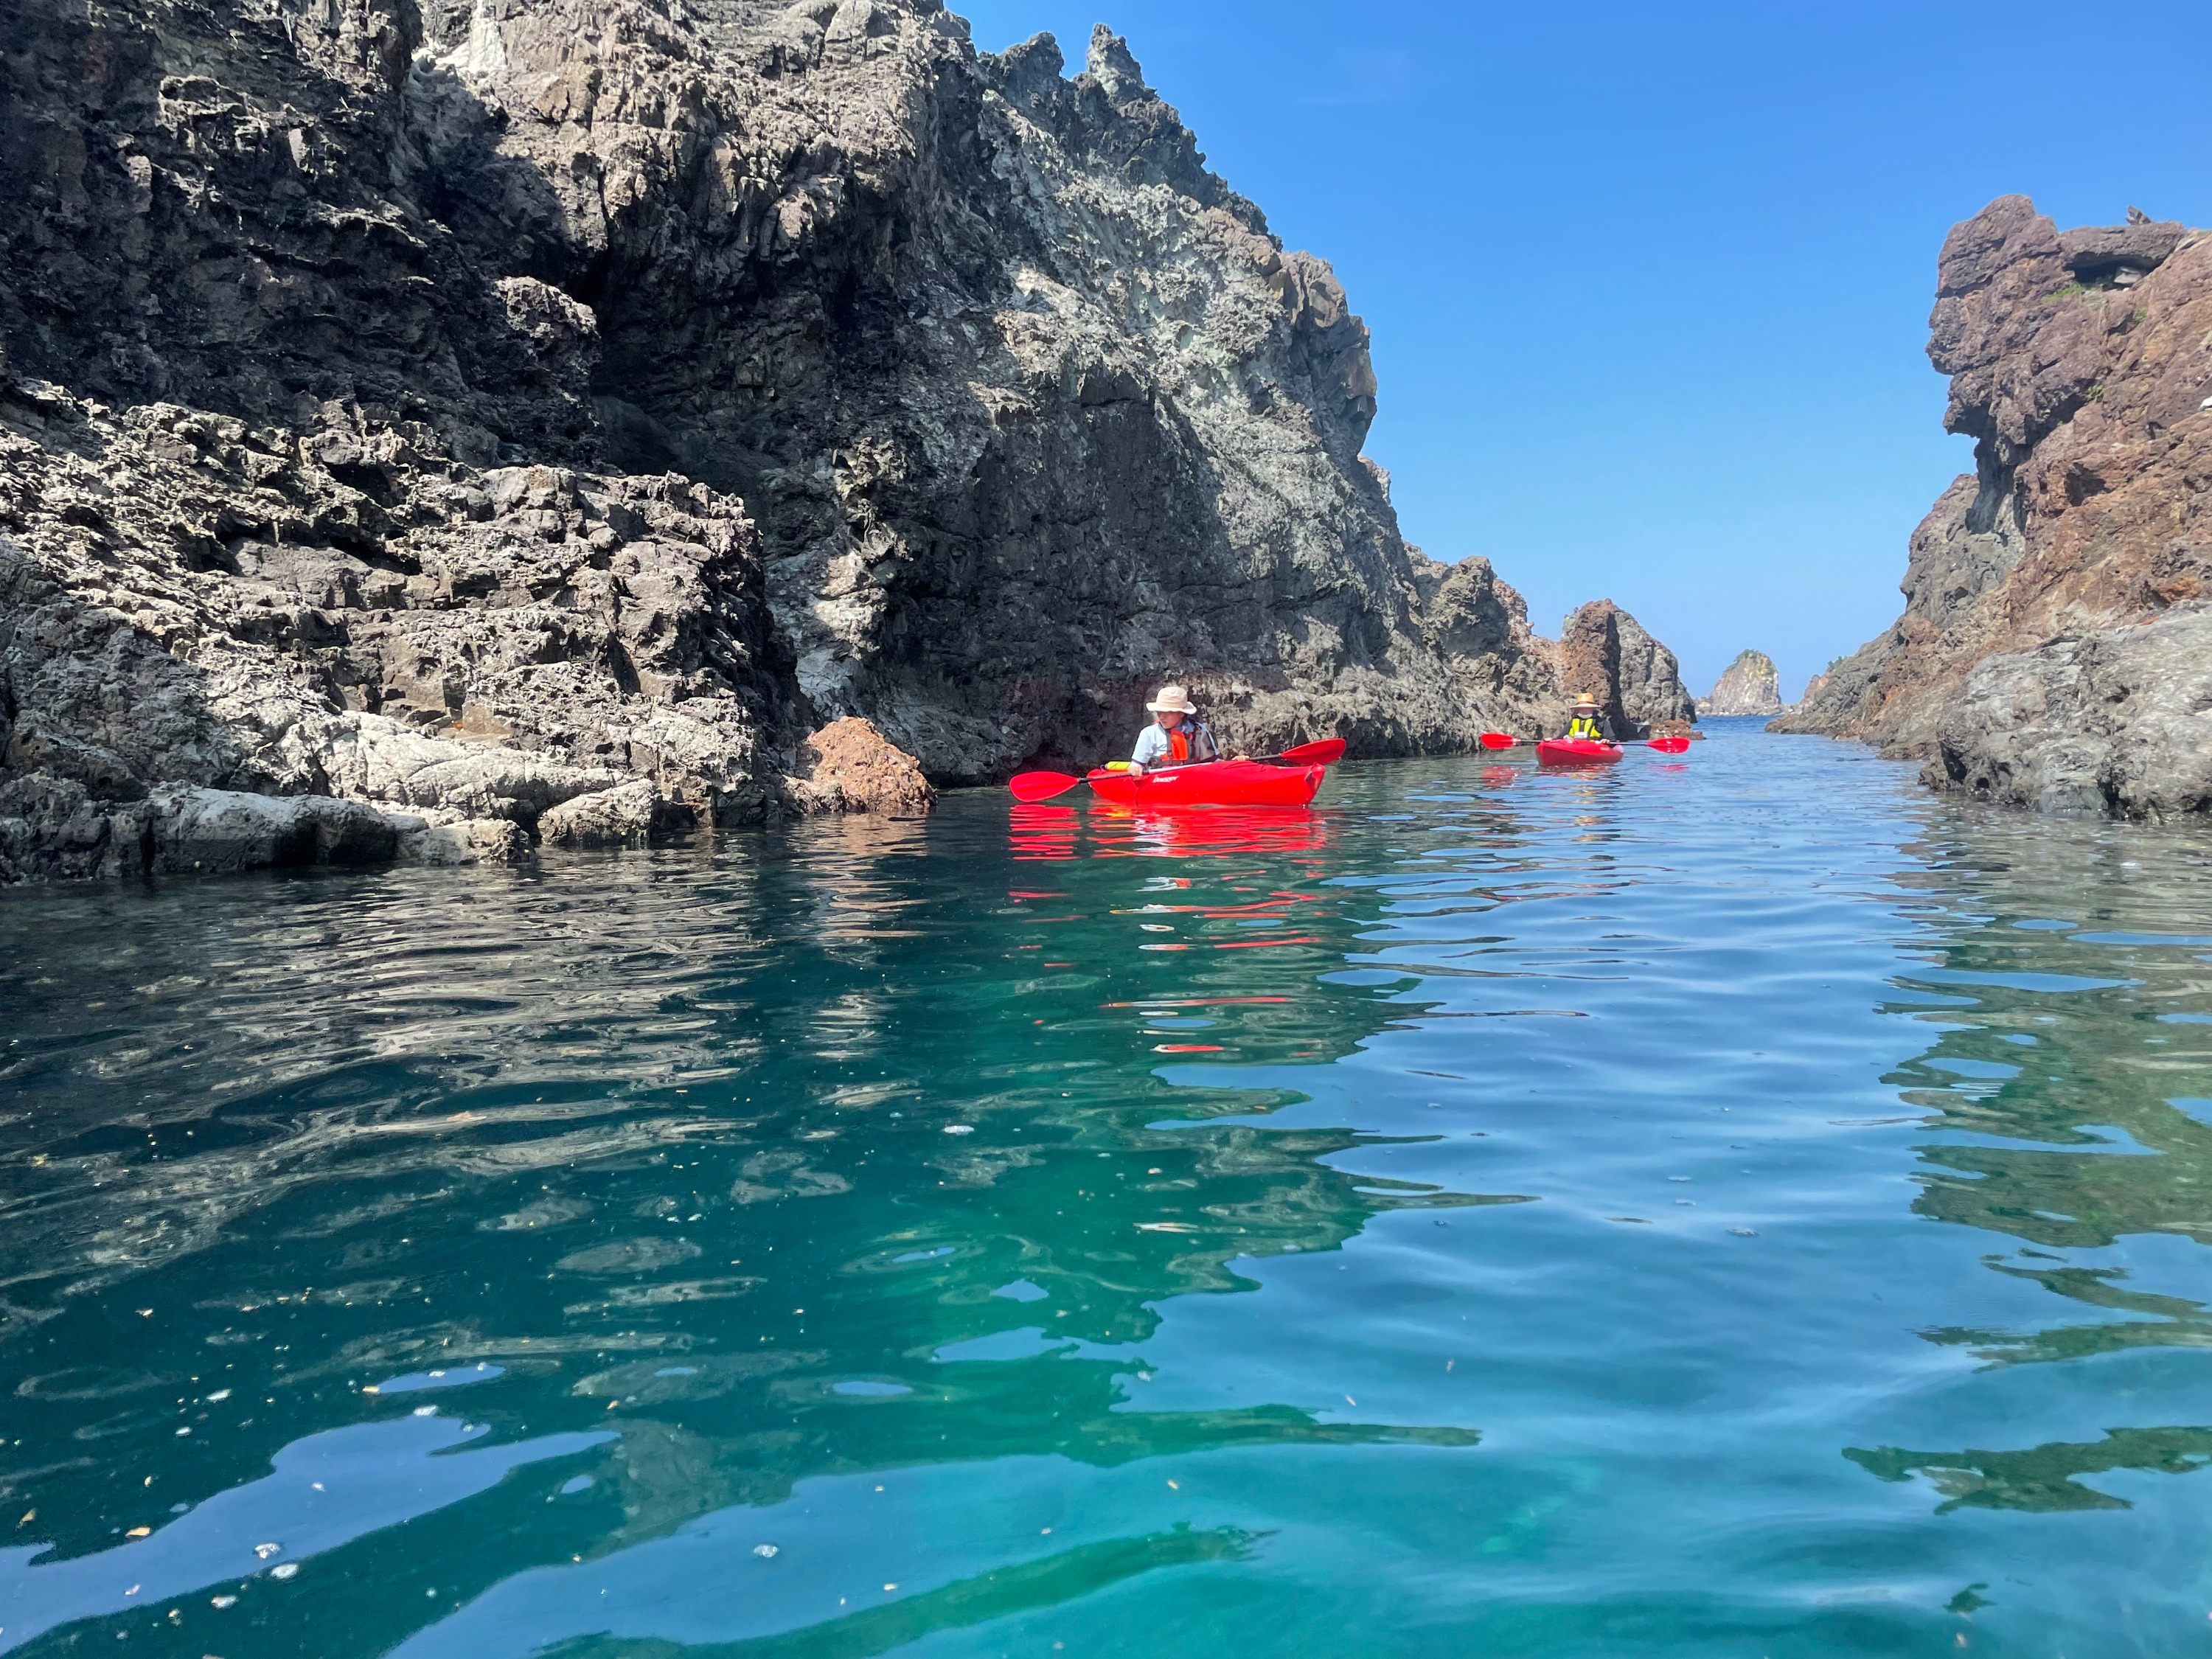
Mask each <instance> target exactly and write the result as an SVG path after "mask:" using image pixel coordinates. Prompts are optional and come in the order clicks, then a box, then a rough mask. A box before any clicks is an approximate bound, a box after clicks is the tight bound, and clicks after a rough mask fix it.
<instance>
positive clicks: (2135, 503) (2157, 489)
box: [1776, 196, 2212, 817]
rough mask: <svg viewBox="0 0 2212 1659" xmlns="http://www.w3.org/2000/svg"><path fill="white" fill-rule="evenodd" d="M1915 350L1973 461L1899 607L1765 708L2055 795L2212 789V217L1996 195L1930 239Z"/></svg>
mask: <svg viewBox="0 0 2212 1659" xmlns="http://www.w3.org/2000/svg"><path fill="white" fill-rule="evenodd" d="M1938 295H1939V297H1938V299H1937V301H1936V312H1935V315H1934V317H1933V318H1932V319H1931V323H1930V327H1931V331H1932V337H1931V339H1930V341H1929V356H1930V358H1931V359H1932V360H1933V361H1934V362H1935V364H1936V368H1939V369H1941V370H1942V372H1944V373H1945V374H1948V375H1950V376H1951V403H1950V408H1949V410H1948V412H1947V414H1946V415H1945V417H1944V420H1945V424H1946V425H1947V426H1948V428H1950V429H1951V430H1952V431H1954V432H1963V433H1968V434H1971V435H1972V436H1973V438H1974V439H1975V450H1974V455H1975V471H1973V472H1972V473H1971V474H1969V475H1967V476H1965V477H1960V479H1959V480H1958V481H1957V482H1956V483H1954V484H1953V485H1952V486H1951V488H1950V489H1948V491H1946V492H1945V494H1944V495H1943V497H1942V500H1941V501H1938V502H1937V503H1936V507H1935V510H1934V511H1933V512H1931V513H1929V515H1928V518H1927V519H1926V520H1925V521H1924V522H1923V523H1922V525H1921V526H1920V528H1919V529H1918V530H1917V532H1914V535H1913V538H1912V545H1911V563H1910V566H1909V568H1908V569H1907V571H1906V574H1905V582H1904V591H1905V614H1904V616H1903V617H1900V618H1899V621H1898V623H1897V624H1896V625H1895V626H1894V627H1893V628H1892V629H1890V630H1889V631H1888V632H1887V633H1886V634H1884V635H1882V636H1881V638H1879V639H1876V640H1875V641H1871V642H1869V644H1868V645H1866V646H1865V647H1863V648H1862V649H1861V650H1860V651H1859V652H1858V653H1857V655H1856V656H1853V657H1850V658H1847V659H1844V661H1843V662H1841V663H1839V664H1838V665H1836V666H1835V667H1834V668H1833V669H1832V671H1830V673H1829V675H1828V678H1827V681H1826V684H1824V685H1823V686H1821V688H1820V690H1819V691H1818V692H1817V694H1814V695H1811V696H1808V698H1807V700H1806V702H1805V703H1804V704H1803V705H1802V707H1801V708H1799V709H1798V710H1796V712H1794V713H1792V714H1790V715H1788V716H1785V717H1784V719H1783V720H1780V721H1778V722H1777V723H1776V724H1777V726H1778V729H1782V730H1789V731H1815V732H1833V733H1836V734H1838V735H1841V736H1846V737H1857V738H1867V739H1869V740H1870V741H1872V742H1875V743H1876V744H1880V745H1881V747H1882V748H1883V749H1884V750H1885V751H1886V752H1888V753H1891V754H1893V755H1902V756H1918V757H1925V758H1926V760H1927V762H1928V765H1927V767H1926V768H1925V775H1926V776H1927V778H1928V780H1929V781H1930V782H1931V783H1933V784H1936V785H1937V786H1939V787H1951V788H1957V789H1960V790H1964V791H1966V792H1969V793H1973V794H1976V795H1979V796H1983V797H1986V798H1989V799H1996V800H2002V801H2008V802H2012V803H2016V804H2020V805H2030V806H2037V807H2042V808H2045V809H2051V810H2098V811H2109V812H2112V813H2116V814H2120V815H2124V816H2130V817H2168V816H2174V815H2179V814H2186V813H2192V812H2203V811H2206V810H2207V800H2208V788H2207V785H2208V779H2212V732H2208V727H2212V720H2208V719H2207V714H2208V711H2212V672H2208V664H2212V656H2208V642H2212V621H2208V611H2212V538H2208V528H2207V523H2208V521H2207V513H2208V507H2207V502H2208V501H2212V493H2208V491H2212V236H2208V235H2206V234H2204V233H2202V232H2196V231H2189V230H2186V229H2185V228H2184V227H2182V226H2181V225H2179V224H2161V223H2157V222H2153V221H2151V220H2149V219H2148V218H2146V217H2144V216H2142V215H2140V214H2136V213H2134V212H2133V211H2132V210H2131V211H2130V222H2129V223H2128V224H2126V225H2125V226H2123V227H2119V228H2111V229H2092V230H2074V231H2066V232H2060V231H2059V230H2057V228H2055V227H2054V226H2053V225H2052V223H2051V221H2050V220H2049V219H2046V218H2044V217H2041V216H2039V215H2038V214H2037V213H2036V212H2035V210H2034V207H2033V204H2031V203H2029V202H2028V201H2027V198H2025V197H2018V196H2008V197H2001V198H1999V199H1998V200H1997V201H1996V202H1993V203H1991V204H1990V206H1989V207H1987V208H1985V209H1984V210H1983V211H1982V212H1981V213H1980V214H1978V216H1975V217H1974V218H1972V219H1970V220H1968V221H1967V222H1966V223H1964V224H1962V225H1960V226H1958V227H1957V228H1955V229H1954V230H1953V231H1952V233H1951V234H1950V236H1949V238H1948V240H1946V242H1945V243H1944V246H1943V254H1942V263H1941V266H1940V270H1939V280H1938Z"/></svg>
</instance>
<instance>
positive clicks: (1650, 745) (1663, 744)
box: [1482, 732, 1690, 755]
mask: <svg viewBox="0 0 2212 1659" xmlns="http://www.w3.org/2000/svg"><path fill="white" fill-rule="evenodd" d="M1630 741H1631V742H1634V741H1636V740H1635V739H1634V738H1631V739H1630ZM1526 742H1528V738H1509V737H1507V736H1506V735H1505V733H1504V732H1484V733H1483V734H1482V746H1483V747H1484V748H1485V749H1511V748H1513V747H1515V746H1516V744H1523V743H1526ZM1616 746H1617V747H1622V748H1625V747H1626V746H1627V745H1626V744H1617V745H1616ZM1689 746H1690V740H1689V739H1688V738H1649V739H1646V740H1645V741H1644V747H1645V748H1646V749H1656V750H1658V751H1659V752H1660V753H1661V754H1662V755H1679V754H1681V753H1682V752H1684V751H1685V750H1687V749H1688V748H1689Z"/></svg>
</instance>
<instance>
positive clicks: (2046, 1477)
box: [1844, 1429, 2212, 1515]
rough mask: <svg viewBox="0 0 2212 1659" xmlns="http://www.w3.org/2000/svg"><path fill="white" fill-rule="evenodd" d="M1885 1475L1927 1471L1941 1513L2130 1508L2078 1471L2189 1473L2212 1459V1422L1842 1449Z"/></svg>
mask: <svg viewBox="0 0 2212 1659" xmlns="http://www.w3.org/2000/svg"><path fill="white" fill-rule="evenodd" d="M1844 1456H1846V1457H1848V1458H1850V1460H1851V1462H1854V1463H1857V1465H1858V1466H1859V1467H1860V1468H1863V1469H1865V1470H1866V1471H1867V1472H1868V1473H1869V1474H1875V1475H1879V1476H1880V1477H1881V1479H1883V1480H1911V1478H1912V1477H1913V1476H1914V1475H1916V1474H1924V1475H1926V1476H1927V1477H1928V1479H1929V1481H1930V1482H1931V1483H1932V1484H1933V1485H1934V1486H1935V1488H1936V1491H1937V1492H1942V1494H1943V1502H1942V1504H1938V1505H1937V1506H1936V1513H1937V1514H1938V1515H1948V1513H1950V1511H1952V1510H1955V1509H1959V1508H1960V1507H1962V1506H1967V1507H1972V1508H1975V1509H1984V1510H2036V1511H2038V1512H2040V1513H2043V1514H2046V1515H2047V1514H2051V1513H2053V1512H2055V1511H2057V1510H2124V1509H2130V1508H2132V1507H2133V1505H2131V1504H2130V1503H2129V1502H2128V1501H2127V1499H2125V1498H2114V1497H2112V1495H2111V1494H2110V1493H2107V1492H2099V1491H2097V1490H2095V1489H2094V1488H2093V1487H2090V1486H2083V1485H2081V1482H2080V1481H2079V1480H2076V1479H2075V1476H2077V1475H2083V1474H2107V1473H2109V1472H2111V1471H2112V1470H2114V1469H2150V1470H2154V1471H2155V1472H2156V1473H2158V1474H2193V1473H2195V1472H2196V1471H2197V1470H2198V1469H2201V1468H2203V1467H2204V1466H2205V1464H2206V1463H2207V1462H2212V1429H2113V1430H2110V1431H2107V1432H2106V1436H2105V1437H2104V1438H2103V1439H2102V1440H2098V1441H2093V1442H2091V1443H2087V1444H2083V1445H2076V1444H2070V1443H2066V1442H2063V1441H2054V1442H2052V1443H2050V1444H2047V1445H2042V1446H2036V1447H2033V1448H2032V1449H2028V1450H2027V1451H1960V1452H1923V1451H1905V1450H1904V1449H1900V1448H1899V1447H1896V1446H1884V1447H1883V1448H1882V1449H1881V1450H1879V1451H1861V1450H1859V1449H1857V1448H1853V1449H1851V1450H1849V1451H1847V1452H1845V1453H1844Z"/></svg>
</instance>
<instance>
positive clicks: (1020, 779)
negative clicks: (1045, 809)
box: [1006, 772, 1083, 805]
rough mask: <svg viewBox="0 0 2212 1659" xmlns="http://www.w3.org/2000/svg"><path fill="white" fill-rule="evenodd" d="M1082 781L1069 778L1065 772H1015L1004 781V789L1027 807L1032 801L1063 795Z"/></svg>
mask: <svg viewBox="0 0 2212 1659" xmlns="http://www.w3.org/2000/svg"><path fill="white" fill-rule="evenodd" d="M1082 781H1083V780H1082V779H1081V778H1071V777H1070V776H1068V775H1067V774H1066V773H1065V772H1017V773H1015V774H1014V775H1013V776H1012V777H1011V778H1008V779H1007V780H1006V787H1007V788H1009V789H1011V790H1012V791H1013V794H1014V799H1016V800H1018V801H1020V802H1022V803H1024V805H1027V804H1029V803H1030V802H1032V801H1040V800H1050V799H1052V798H1053V797H1054V795H1064V794H1066V793H1067V792H1068V791H1069V790H1071V789H1073V788H1074V787H1075V786H1076V785H1077V784H1079V783H1080V782H1082Z"/></svg>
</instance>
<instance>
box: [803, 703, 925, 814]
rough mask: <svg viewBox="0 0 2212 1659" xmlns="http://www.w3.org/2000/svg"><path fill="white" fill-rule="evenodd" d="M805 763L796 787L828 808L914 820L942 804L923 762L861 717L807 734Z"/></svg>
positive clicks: (819, 808)
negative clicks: (922, 768)
mask: <svg viewBox="0 0 2212 1659" xmlns="http://www.w3.org/2000/svg"><path fill="white" fill-rule="evenodd" d="M800 764H801V769H802V771H801V775H800V776H799V778H798V779H796V780H795V781H794V782H793V787H794V788H795V789H797V790H799V791H801V792H804V793H807V794H809V795H811V796H814V797H817V798H818V799H817V802H816V805H817V807H818V810H821V811H831V812H878V813H881V814H883V815H884V817H895V818H915V817H921V816H922V815H923V814H924V813H926V812H927V811H929V809H930V808H931V807H932V806H933V805H936V802H937V792H936V791H935V790H934V789H933V788H932V787H930V783H929V780H928V779H927V777H926V776H924V775H923V774H922V770H921V763H920V762H918V761H916V760H915V757H913V756H911V755H909V754H908V753H907V752H906V751H905V750H902V749H900V748H898V747H897V746H896V744H892V743H890V741H889V740H888V739H886V738H884V734H883V733H882V732H878V731H877V730H876V728H875V727H874V726H872V725H870V724H869V723H868V722H867V721H866V720H861V719H860V718H859V717H858V716H856V715H852V714H848V715H847V716H846V717H845V718H844V719H842V720H832V721H830V722H829V725H827V726H823V728H822V729H821V730H820V731H819V732H816V733H815V734H814V735H813V736H812V737H811V738H807V740H806V742H805V745H804V746H803V757H802V760H801V763H800Z"/></svg>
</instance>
